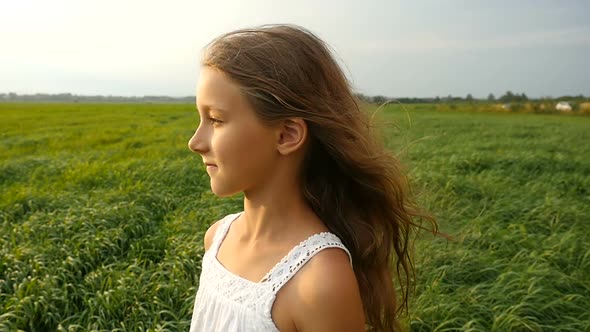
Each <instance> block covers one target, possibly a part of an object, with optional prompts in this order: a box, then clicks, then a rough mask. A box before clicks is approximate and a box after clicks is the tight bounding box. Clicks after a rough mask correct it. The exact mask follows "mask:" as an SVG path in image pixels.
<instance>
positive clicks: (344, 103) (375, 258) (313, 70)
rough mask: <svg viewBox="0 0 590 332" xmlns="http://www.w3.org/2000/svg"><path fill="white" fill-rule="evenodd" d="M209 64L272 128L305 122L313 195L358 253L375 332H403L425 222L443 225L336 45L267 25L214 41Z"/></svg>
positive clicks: (307, 175)
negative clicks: (378, 128) (388, 142)
mask: <svg viewBox="0 0 590 332" xmlns="http://www.w3.org/2000/svg"><path fill="white" fill-rule="evenodd" d="M202 65H203V66H209V67H213V68H216V69H218V70H221V71H222V72H224V73H225V74H227V75H228V77H229V78H230V79H231V80H233V81H234V82H235V83H237V84H238V85H239V86H240V87H241V89H242V91H243V93H244V94H245V96H246V97H247V98H248V100H249V101H250V102H251V103H252V105H253V106H254V109H255V111H256V113H257V115H258V116H259V118H260V119H262V120H263V121H267V122H268V123H273V122H275V121H279V120H283V119H286V118H290V117H299V118H302V119H303V120H305V122H306V124H307V126H308V134H309V137H308V138H309V139H310V145H309V146H308V150H307V151H306V156H305V160H304V162H303V166H302V169H301V172H302V174H301V175H302V178H303V183H302V189H303V192H304V195H305V197H306V199H307V201H308V203H309V205H310V206H311V208H312V209H313V211H314V212H315V213H316V214H317V215H318V216H319V217H320V218H321V220H322V221H323V222H324V223H325V224H326V226H327V227H328V229H329V230H330V231H331V232H333V233H335V234H336V235H337V236H338V237H339V238H340V239H341V240H342V242H343V243H344V245H345V246H346V247H347V248H348V249H349V250H350V253H351V255H352V264H353V268H354V272H355V275H356V278H357V280H358V283H359V288H360V292H361V298H362V301H363V307H364V310H365V317H366V320H367V321H366V325H367V326H368V328H369V329H371V330H376V331H393V330H397V329H399V328H400V323H399V319H398V318H399V316H400V315H401V314H402V313H403V312H404V311H407V307H408V294H409V290H410V289H411V288H412V285H413V283H412V281H413V277H414V270H413V265H412V259H411V255H410V247H411V238H412V235H413V234H414V233H415V232H416V231H417V230H418V228H421V226H420V224H419V223H417V222H416V218H415V217H421V218H420V219H422V218H426V219H427V220H429V221H430V222H431V223H432V226H433V230H434V231H436V223H435V221H434V219H432V218H431V217H430V216H429V215H427V214H426V213H424V212H422V211H421V209H420V208H419V207H418V206H417V204H416V203H415V200H414V199H413V196H412V193H411V191H410V187H409V185H408V182H407V178H406V175H405V172H404V170H403V168H402V167H401V165H400V163H399V162H398V160H397V159H396V158H395V157H394V156H392V154H391V153H390V152H389V151H387V150H386V148H385V147H384V145H383V144H382V142H381V140H380V139H378V136H377V135H375V134H374V133H373V130H372V125H371V123H370V120H369V117H368V115H367V113H365V112H364V111H362V110H361V109H360V107H359V103H358V101H357V100H356V99H355V97H354V95H353V93H352V89H351V86H350V83H349V82H348V80H347V79H346V77H345V75H344V74H343V72H342V70H341V69H340V67H339V66H338V64H337V63H336V61H335V60H334V57H333V56H332V54H331V52H330V49H329V47H328V46H327V45H326V44H325V43H324V42H323V41H322V40H321V39H320V38H318V37H317V36H316V35H314V34H313V33H311V32H310V31H308V30H306V29H304V28H301V27H298V26H293V25H265V26H261V27H257V28H252V29H242V30H237V31H233V32H230V33H227V34H224V35H222V36H220V37H218V38H216V39H214V40H213V41H212V42H211V43H210V44H209V45H208V46H207V47H206V49H205V52H204V56H203V59H202ZM394 277H396V278H397V279H394ZM396 284H397V285H399V288H400V289H401V294H400V295H398V294H396V288H397V287H396Z"/></svg>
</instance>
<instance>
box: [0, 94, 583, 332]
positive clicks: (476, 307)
mask: <svg viewBox="0 0 590 332" xmlns="http://www.w3.org/2000/svg"><path fill="white" fill-rule="evenodd" d="M408 109H409V110H408V112H405V111H403V110H402V109H401V108H400V107H399V106H389V107H387V108H386V109H385V110H384V111H383V112H380V113H378V115H377V118H376V119H377V121H378V123H384V122H386V123H389V122H394V123H395V124H396V125H397V126H396V127H394V126H387V127H383V129H384V131H383V134H384V138H385V139H386V142H387V145H388V147H389V148H391V150H392V151H393V152H394V153H397V154H400V158H402V160H404V161H405V162H406V163H407V164H408V165H409V170H410V176H411V178H412V180H413V181H414V183H415V184H416V188H417V189H418V191H419V192H420V200H421V202H423V204H424V205H425V206H426V207H427V208H428V209H429V210H430V211H432V212H433V213H434V215H435V216H436V217H437V218H438V220H439V223H440V225H441V228H442V230H443V231H444V232H446V233H449V234H450V235H451V236H453V238H454V240H453V241H450V242H449V241H446V240H444V239H443V238H436V239H434V238H432V237H431V236H427V235H425V236H423V237H421V238H420V239H419V241H418V242H417V248H416V249H417V250H416V269H417V278H418V280H417V288H416V295H415V296H414V297H413V299H412V303H411V308H410V309H411V312H410V317H409V322H408V324H409V326H410V327H411V329H412V330H413V331H490V330H493V331H590V310H588V308H590V235H589V232H588V227H589V222H590V144H588V142H590V118H588V117H580V116H549V115H533V114H511V113H506V114H505V113H477V112H460V111H444V112H442V111H438V112H437V111H434V110H433V108H432V106H429V105H412V106H408ZM0 119H1V121H0V129H1V131H0V147H1V148H0V222H1V228H0V331H1V330H18V329H20V330H26V331H47V330H63V331H87V330H105V331H106V330H108V331H111V330H120V331H123V330H130V331H136V330H137V331H142V330H143V331H147V330H150V331H158V330H167V331H179V330H188V326H189V324H190V316H191V312H192V305H193V301H194V296H195V293H196V287H197V282H198V275H199V273H200V259H201V257H202V254H203V249H202V245H203V244H202V238H203V233H204V231H205V230H206V228H207V226H208V225H209V224H210V223H211V222H213V221H215V220H216V219H217V218H219V217H221V216H223V215H225V214H227V213H230V212H234V211H237V210H239V209H241V197H240V196H237V197H234V198H231V199H218V198H215V197H214V195H213V194H211V193H210V190H209V181H208V177H207V174H206V172H205V171H204V169H203V168H202V166H201V159H200V157H199V156H197V155H194V154H192V153H191V152H190V151H189V150H188V149H187V147H186V143H187V141H188V139H189V138H190V136H191V135H192V132H193V130H194V128H195V127H196V125H197V122H198V119H197V114H196V112H195V111H194V106H193V105H128V104H127V105H107V104H103V105H77V104H67V105H59V104H47V105H42V104H0Z"/></svg>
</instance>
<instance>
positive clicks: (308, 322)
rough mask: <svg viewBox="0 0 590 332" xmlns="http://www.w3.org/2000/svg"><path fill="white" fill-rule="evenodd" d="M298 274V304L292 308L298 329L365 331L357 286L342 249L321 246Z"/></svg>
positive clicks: (346, 256) (348, 261)
mask: <svg viewBox="0 0 590 332" xmlns="http://www.w3.org/2000/svg"><path fill="white" fill-rule="evenodd" d="M298 274H299V276H298V277H297V279H298V280H297V281H296V284H297V293H298V296H297V302H299V303H298V304H299V305H297V306H294V309H293V321H294V323H295V325H296V327H297V330H298V331H365V317H364V312H363V305H362V301H361V297H360V292H359V287H358V283H357V280H356V277H355V274H354V271H353V269H352V267H351V266H350V260H349V258H348V255H347V254H346V252H345V251H343V250H341V249H337V248H329V249H324V250H322V251H321V252H319V253H318V254H316V255H315V256H314V257H313V258H312V259H311V260H310V261H309V262H308V263H307V264H306V265H305V266H304V267H303V268H302V269H301V270H300V271H299V273H298ZM293 281H295V279H294V280H293Z"/></svg>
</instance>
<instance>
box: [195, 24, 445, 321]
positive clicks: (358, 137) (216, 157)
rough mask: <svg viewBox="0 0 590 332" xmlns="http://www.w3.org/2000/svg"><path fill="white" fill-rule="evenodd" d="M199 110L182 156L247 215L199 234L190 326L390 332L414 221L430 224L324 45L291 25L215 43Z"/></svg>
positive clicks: (407, 271) (408, 268) (406, 276)
mask: <svg viewBox="0 0 590 332" xmlns="http://www.w3.org/2000/svg"><path fill="white" fill-rule="evenodd" d="M197 107H198V110H199V115H200V119H201V121H200V124H199V127H198V128H197V130H196V132H195V134H194V135H193V137H192V138H191V139H190V141H189V143H188V145H189V148H190V149H191V150H192V151H194V152H196V153H198V154H200V155H201V157H202V158H203V163H204V164H205V165H206V168H207V173H208V174H209V176H210V180H211V190H212V191H213V193H215V194H216V195H217V196H221V197H224V196H230V195H233V194H236V193H239V192H243V193H244V210H243V211H242V212H239V213H234V214H230V215H227V216H225V217H224V218H222V219H221V220H219V221H218V222H216V223H215V224H213V225H212V226H211V227H210V228H209V229H208V230H207V232H206V234H205V239H204V242H205V250H206V253H205V255H204V257H203V262H202V264H203V265H202V273H201V276H200V282H199V290H198V292H197V295H196V300H195V306H194V311H193V318H192V321H191V331H279V330H280V331H303V332H305V331H365V330H366V329H369V330H376V331H393V330H396V329H397V328H399V322H398V316H399V315H400V313H401V312H402V311H403V309H407V301H408V288H409V286H410V281H411V276H412V272H413V270H412V264H411V261H410V256H409V251H408V250H409V244H408V241H409V239H410V237H411V234H412V233H413V232H414V231H415V230H417V227H419V226H418V225H417V224H415V223H414V221H413V218H414V217H426V218H427V219H429V220H431V219H430V218H429V217H428V216H427V215H425V214H423V213H421V212H420V210H419V209H418V208H417V206H416V205H415V203H414V201H413V200H412V197H411V195H410V192H409V188H408V186H407V184H406V179H405V177H404V175H403V173H402V171H401V167H400V165H399V163H398V162H397V161H396V160H395V159H394V158H393V157H392V155H391V154H390V153H388V152H387V151H386V150H385V148H384V147H383V145H382V144H381V143H380V142H378V140H376V139H375V138H374V137H373V135H372V133H371V131H370V123H369V121H368V118H367V116H366V115H365V113H364V112H362V111H361V110H360V109H359V105H358V103H357V101H356V100H355V98H354V97H353V95H352V92H351V88H350V84H349V83H348V81H347V79H346V78H345V76H344V75H343V73H342V71H341V69H340V68H339V67H338V65H337V63H336V62H335V61H334V59H333V57H332V55H331V53H330V51H329V49H328V47H327V46H326V45H325V44H324V43H323V42H322V41H321V40H320V39H319V38H318V37H316V36H315V35H314V34H312V33H311V32H309V31H307V30H305V29H303V28H301V27H297V26H291V25H273V26H262V27H259V28H256V29H244V30H238V31H234V32H230V33H228V34H225V35H222V36H220V37H218V38H217V39H215V40H213V41H212V42H211V43H210V44H209V45H208V47H207V48H206V50H205V52H204V56H203V59H202V70H201V76H200V79H199V84H198V88H197ZM432 222H433V225H434V227H436V225H435V224H434V221H432ZM393 271H396V274H395V276H396V277H397V283H398V284H399V285H400V286H401V290H402V294H401V296H399V297H398V295H397V294H396V291H395V286H394V279H393V277H394V275H393ZM400 300H401V301H400Z"/></svg>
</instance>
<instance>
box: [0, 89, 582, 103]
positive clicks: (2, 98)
mask: <svg viewBox="0 0 590 332" xmlns="http://www.w3.org/2000/svg"><path fill="white" fill-rule="evenodd" d="M355 96H356V97H357V98H358V99H360V100H361V101H364V102H366V103H371V104H383V103H385V102H387V101H393V102H400V103H402V104H418V103H420V104H424V103H436V104H439V103H456V102H468V103H476V102H494V103H495V102H499V103H504V104H507V103H521V102H527V101H529V98H528V97H527V95H526V94H524V93H520V94H519V93H513V92H512V91H506V93H505V94H504V95H502V96H500V97H499V98H496V96H494V94H493V93H490V94H489V95H488V97H487V98H486V99H477V98H474V97H473V96H472V95H471V94H470V93H468V94H467V95H466V96H465V97H459V96H452V95H448V96H446V97H440V96H436V97H428V98H412V97H399V98H392V97H387V96H383V95H376V96H369V95H365V94H362V93H355ZM530 100H536V101H543V100H546V101H549V100H564V101H577V102H581V101H590V98H588V97H584V95H577V96H567V95H566V96H560V97H557V98H552V97H549V96H547V97H541V98H537V99H530ZM0 102H59V103H189V104H190V103H194V102H195V97H194V96H186V97H169V96H141V97H134V96H131V97H128V96H101V95H95V96H83V95H75V94H71V93H58V94H48V93H36V94H22V95H19V94H17V93H14V92H9V93H0Z"/></svg>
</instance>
